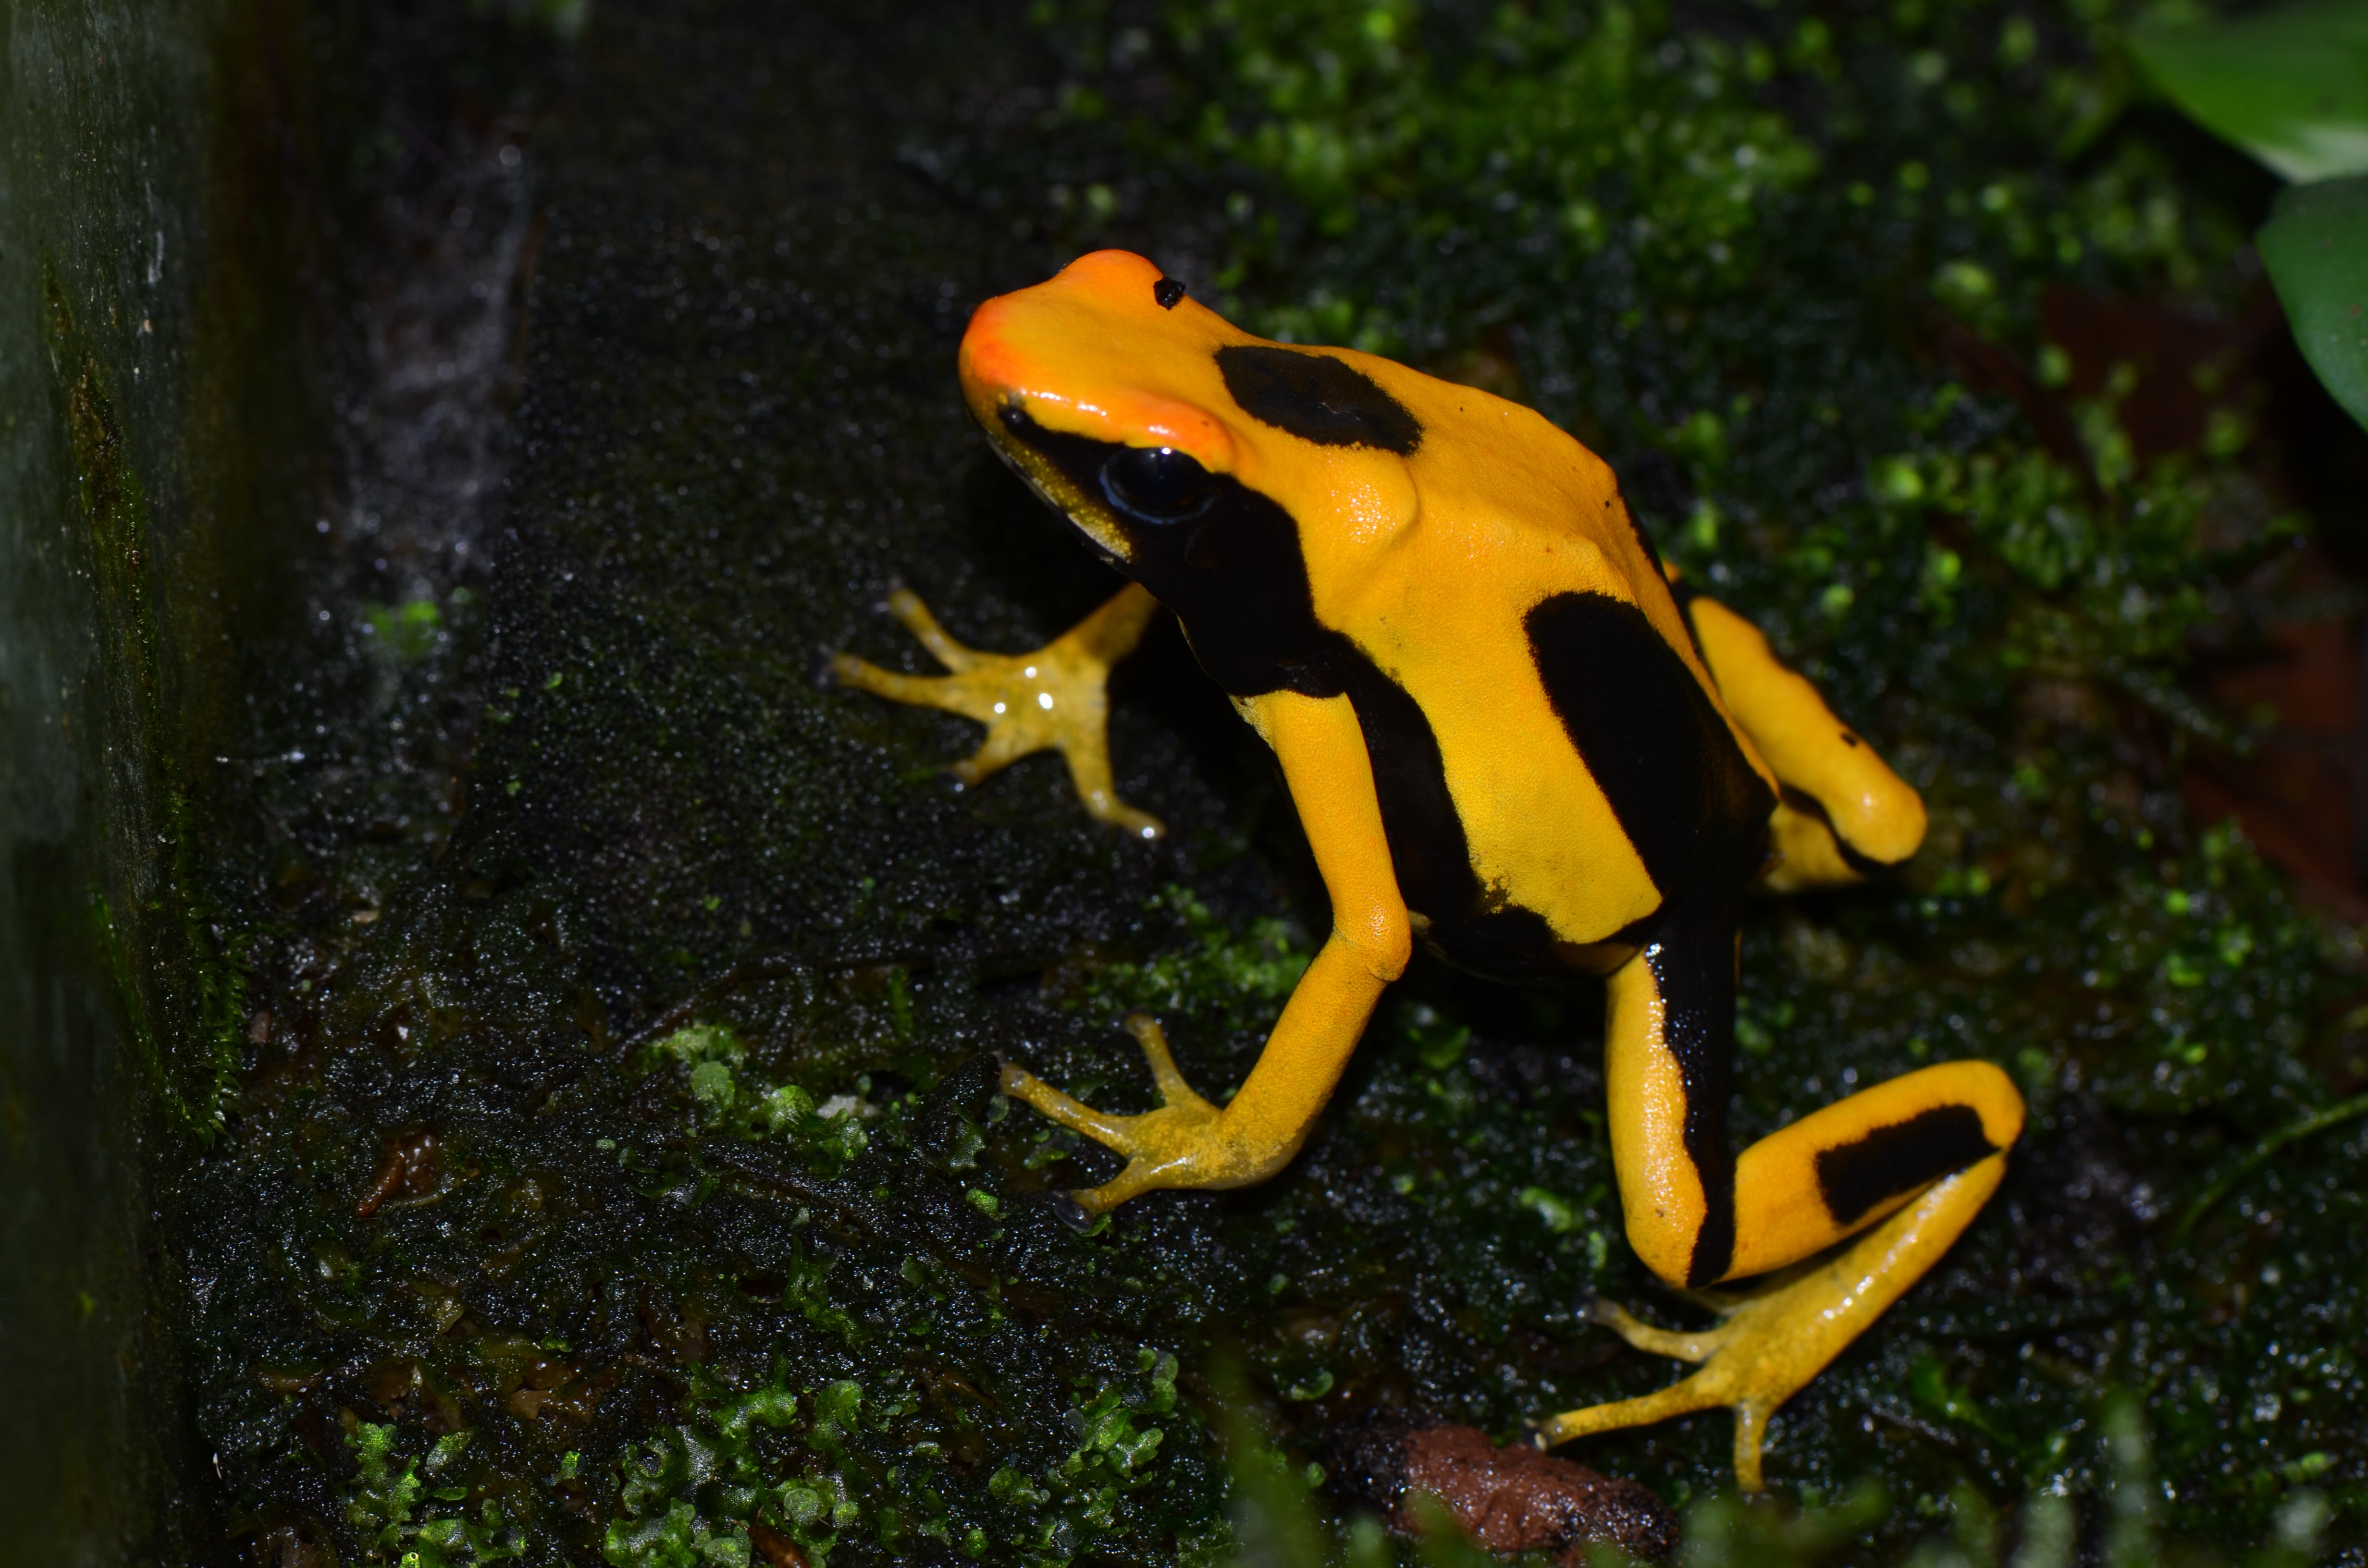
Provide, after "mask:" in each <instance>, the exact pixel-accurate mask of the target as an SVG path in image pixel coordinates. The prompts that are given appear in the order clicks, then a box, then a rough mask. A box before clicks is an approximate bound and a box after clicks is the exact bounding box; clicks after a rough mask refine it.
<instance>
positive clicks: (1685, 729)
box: [1523, 593, 1776, 902]
mask: <svg viewBox="0 0 2368 1568" xmlns="http://www.w3.org/2000/svg"><path fill="white" fill-rule="evenodd" d="M1523 624H1524V626H1525V627H1526V629H1527V630H1528V632H1529V637H1530V652H1531V657H1532V658H1534V659H1535V660H1536V662H1537V668H1538V678H1539V679H1540V680H1541V681H1542V682H1543V683H1544V686H1545V690H1546V699H1547V700H1548V701H1549V702H1551V703H1552V704H1553V705H1554V712H1555V713H1556V714H1557V715H1558V716H1559V717H1560V718H1561V720H1562V723H1563V729H1564V731H1565V733H1567V734H1568V735H1569V736H1570V742H1571V744H1572V745H1573V746H1575V747H1577V750H1578V755H1579V759H1580V760H1581V761H1582V762H1584V763H1585V764H1586V765H1587V770H1588V773H1590V774H1591V775H1593V776H1594V778H1595V781H1596V783H1597V784H1598V785H1600V786H1601V788H1602V790H1603V793H1604V796H1605V798H1606V799H1607V800H1608V801H1611V813H1612V815H1613V816H1615V817H1617V818H1618V819H1619V821H1620V827H1621V831H1622V832H1623V833H1624V834H1626V835H1628V841H1629V843H1631V844H1633V845H1634V846H1635V847H1636V853H1637V856H1638V858H1641V859H1642V860H1643V861H1644V862H1645V873H1646V874H1647V875H1648V876H1650V877H1651V878H1652V879H1653V885H1654V886H1655V887H1656V888H1657V889H1659V890H1660V892H1661V896H1662V898H1663V900H1664V901H1665V902H1666V901H1668V900H1669V899H1671V898H1673V897H1675V896H1676V895H1677V894H1678V893H1679V892H1683V891H1685V890H1687V889H1690V888H1691V887H1692V886H1693V885H1694V883H1695V882H1696V881H1697V880H1698V879H1699V878H1701V877H1702V876H1704V875H1713V876H1715V875H1722V874H1725V873H1726V872H1728V871H1729V870H1731V869H1734V868H1736V867H1741V868H1743V870H1742V871H1741V873H1740V875H1741V876H1746V877H1748V875H1749V873H1750V870H1751V869H1755V868H1756V867H1757V866H1758V865H1759V860H1760V858H1761V851H1762V846H1764V844H1765V842H1766V839H1767V834H1768V817H1769V813H1770V812H1772V811H1774V810H1775V807H1776V799H1775V796H1774V795H1773V794H1771V793H1770V790H1769V789H1768V786H1767V784H1766V783H1765V782H1764V781H1762V780H1761V778H1760V777H1759V775H1758V774H1757V773H1755V772H1753V771H1752V770H1751V765H1750V764H1749V763H1748V762H1747V761H1746V760H1745V759H1744V756H1743V748H1742V747H1740V746H1738V745H1737V744H1736V742H1735V736H1734V734H1733V733H1731V732H1730V731H1729V730H1728V729H1727V727H1726V721H1725V718H1724V717H1722V716H1721V715H1720V713H1719V711H1718V709H1717V708H1716V707H1715V706H1714V705H1713V703H1712V701H1711V699H1710V695H1709V693H1707V692H1705V691H1704V690H1703V689H1702V683H1701V682H1700V681H1698V680H1696V679H1695V678H1694V674H1693V671H1692V670H1691V669H1689V668H1688V667H1687V665H1686V662H1685V661H1684V660H1683V659H1682V658H1680V657H1679V655H1678V653H1677V651H1676V650H1675V649H1673V648H1671V647H1670V646H1669V645H1668V642H1665V641H1663V640H1662V637H1661V634H1660V632H1659V631H1656V630H1655V628H1654V626H1653V623H1652V622H1651V621H1650V620H1648V619H1645V612H1644V611H1643V610H1641V609H1639V608H1637V607H1636V606H1634V605H1633V604H1631V603H1629V602H1628V601H1627V600H1625V599H1619V598H1614V597H1611V595H1609V594H1596V593H1568V594H1555V595H1554V596H1552V597H1548V598H1546V599H1543V600H1542V601H1540V602H1539V603H1538V604H1537V605H1536V606H1535V607H1534V608H1531V610H1530V612H1529V614H1528V615H1527V616H1526V617H1525V618H1524V619H1523ZM1738 885H1740V883H1739V882H1738Z"/></svg>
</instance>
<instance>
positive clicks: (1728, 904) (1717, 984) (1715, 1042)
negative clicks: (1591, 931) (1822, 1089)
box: [1638, 878, 1742, 1288]
mask: <svg viewBox="0 0 2368 1568" xmlns="http://www.w3.org/2000/svg"><path fill="white" fill-rule="evenodd" d="M1741 886H1742V883H1741V882H1740V881H1736V880H1734V879H1732V878H1728V879H1723V880H1722V881H1721V883H1716V884H1713V885H1711V886H1707V887H1705V888H1703V889H1702V891H1700V892H1696V893H1695V894H1694V895H1692V896H1691V897H1689V898H1688V899H1686V900H1685V901H1684V902H1683V903H1679V904H1676V905H1674V906H1672V907H1670V908H1668V910H1667V911H1665V913H1664V915H1663V916H1662V918H1661V920H1660V921H1659V922H1658V923H1657V925H1656V928H1655V930H1654V933H1653V936H1652V938H1651V939H1650V940H1649V941H1647V942H1646V943H1645V949H1644V951H1643V952H1642V953H1640V954H1639V955H1638V961H1640V962H1642V963H1643V964H1644V965H1645V967H1646V968H1647V969H1649V970H1650V971H1652V975H1653V985H1654V989H1656V991H1658V992H1659V993H1660V996H1661V1031H1662V1032H1661V1043H1662V1045H1663V1046H1664V1047H1665V1048H1666V1049H1667V1050H1668V1052H1669V1054H1670V1056H1671V1057H1673V1058H1674V1059H1675V1060H1676V1062H1677V1064H1678V1076H1679V1081H1680V1082H1681V1083H1682V1084H1683V1085H1685V1092H1686V1119H1685V1126H1684V1129H1683V1131H1682V1133H1681V1137H1682V1139H1683V1141H1684V1143H1685V1148H1686V1158H1687V1159H1689V1160H1691V1162H1693V1167H1694V1170H1695V1172H1696V1174H1698V1175H1699V1176H1701V1177H1702V1229H1700V1230H1699V1231H1696V1232H1695V1233H1694V1250H1693V1256H1692V1258H1691V1260H1690V1261H1689V1262H1688V1264H1687V1266H1686V1283H1687V1284H1688V1285H1689V1286H1692V1287H1696V1288H1699V1287H1701V1286H1703V1285H1709V1284H1713V1283H1714V1282H1716V1281H1717V1280H1719V1279H1722V1278H1725V1275H1726V1271H1727V1269H1728V1268H1729V1267H1733V1265H1734V1262H1735V1144H1734V1141H1733V1140H1732V1139H1731V1138H1729V1137H1728V1136H1727V1127H1726V1111H1727V1102H1728V1100H1729V1099H1731V1098H1732V1097H1733V1096H1734V1092H1735V984H1736V975H1735V928H1736V921H1737V919H1738V917H1739V915H1740V911H1739V909H1738V907H1737V906H1738V904H1739V903H1740V902H1741V898H1740V892H1739V890H1740V888H1741Z"/></svg>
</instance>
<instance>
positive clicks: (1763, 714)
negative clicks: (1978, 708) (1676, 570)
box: [1672, 583, 1925, 892]
mask: <svg viewBox="0 0 2368 1568" xmlns="http://www.w3.org/2000/svg"><path fill="white" fill-rule="evenodd" d="M1672 586H1673V588H1674V589H1675V591H1676V593H1677V597H1678V601H1679V604H1680V605H1681V606H1682V607H1683V608H1684V610H1685V616H1686V621H1687V624H1688V625H1690V626H1691V628H1692V629H1693V634H1694V642H1695V643H1696V645H1697V646H1699V647H1700V648H1701V649H1702V662H1703V663H1704V664H1706V665H1709V666H1710V673H1711V678H1712V679H1713V681H1715V682H1716V683H1717V684H1718V695H1719V699H1720V700H1721V701H1723V702H1725V704H1726V710H1727V712H1728V713H1729V714H1730V715H1732V716H1733V718H1734V720H1735V722H1736V727H1737V728H1739V729H1740V730H1742V732H1743V733H1744V735H1745V736H1746V737H1747V738H1748V740H1749V741H1750V742H1751V744H1752V748H1753V749H1754V750H1756V751H1758V752H1759V755H1760V756H1761V757H1762V758H1764V759H1765V760H1766V762H1767V764H1768V766H1769V767H1770V770H1772V771H1773V772H1774V773H1775V775H1776V779H1777V782H1778V783H1779V784H1780V785H1782V799H1781V801H1780V803H1779V804H1778V806H1777V808H1776V812H1775V815H1774V818H1773V819H1772V821H1771V822H1770V827H1771V829H1772V830H1773V835H1774V838H1775V846H1776V849H1777V850H1778V852H1779V855H1780V857H1781V858H1780V859H1779V860H1778V862H1777V864H1776V866H1775V868H1774V869H1771V870H1770V872H1769V873H1768V875H1767V878H1766V879H1765V883H1764V885H1765V886H1766V887H1767V888H1768V889H1769V891H1770V892H1797V891H1799V890H1800V889H1803V888H1810V887H1831V886H1836V885H1839V884H1842V883H1848V882H1854V881H1859V880H1860V879H1861V877H1862V876H1863V875H1864V874H1865V873H1866V872H1867V871H1868V870H1870V869H1874V868H1878V867H1882V866H1894V865H1897V864H1898V863H1899V862H1900V861H1902V860H1905V859H1907V858H1908V857H1909V856H1910V855H1913V854H1915V853H1916V846H1918V844H1921V843H1922V842H1923V840H1924V822H1925V819H1924V801H1923V800H1922V798H1921V797H1919V796H1918V794H1917V793H1916V791H1915V790H1914V789H1913V788H1912V787H1911V786H1910V785H1908V783H1907V781H1906V780H1905V779H1903V778H1900V777H1899V776H1898V775H1897V774H1896V773H1894V772H1893V771H1892V770H1891V768H1890V767H1889V766H1888V765H1886V764H1885V763H1884V760H1883V758H1881V757H1880V756H1876V755H1875V753H1874V748H1873V746H1871V745H1869V744H1867V743H1866V742H1865V741H1864V740H1863V739H1861V737H1860V736H1859V735H1858V734H1857V733H1855V732H1853V731H1852V730H1851V729H1850V726H1849V725H1847V724H1845V723H1843V722H1841V721H1840V720H1839V719H1838V718H1836V717H1835V716H1834V712H1833V710H1832V709H1830V708H1828V707H1827V706H1826V699H1825V698H1824V697H1823V696H1821V695H1820V694H1819V693H1818V691H1817V688H1816V687H1815V686H1812V685H1811V684H1810V683H1809V681H1808V679H1807V678H1806V677H1805V676H1802V675H1801V674H1800V673H1799V672H1797V671H1795V670H1793V669H1791V668H1788V667H1787V666H1786V665H1784V663H1783V662H1782V660H1780V659H1778V658H1777V657H1776V653H1775V650H1773V649H1772V648H1770V646H1769V645H1768V639H1767V638H1766V637H1765V636H1764V635H1762V634H1761V632H1760V631H1759V628H1758V627H1756V626H1754V625H1752V624H1751V622H1749V621H1748V620H1746V619H1743V617H1741V616H1739V615H1737V614H1736V613H1735V612H1734V611H1733V610H1731V609H1729V608H1726V607H1725V605H1722V604H1720V603H1719V602H1718V601H1717V600H1715V599H1712V598H1707V597H1703V596H1702V595H1701V594H1697V593H1694V592H1692V591H1691V589H1690V588H1689V587H1688V586H1687V585H1685V584H1683V583H1678V584H1673V585H1672Z"/></svg>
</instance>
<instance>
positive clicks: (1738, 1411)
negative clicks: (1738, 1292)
mask: <svg viewBox="0 0 2368 1568" xmlns="http://www.w3.org/2000/svg"><path fill="white" fill-rule="evenodd" d="M2005 1175H2006V1154H2005V1153H2004V1152H2003V1151H2001V1152H1999V1153H1995V1154H1991V1155H1989V1156H1987V1158H1984V1159H1981V1160H1978V1161H1975V1163H1974V1164H1973V1165H1969V1166H1967V1167H1966V1168H1965V1169H1964V1170H1962V1171H1959V1172H1957V1173H1956V1174H1954V1175H1952V1176H1943V1177H1941V1179H1940V1180H1939V1181H1937V1182H1934V1183H1933V1184H1932V1185H1931V1186H1930V1187H1926V1188H1925V1189H1924V1191H1923V1192H1922V1194H1921V1195H1919V1196H1918V1197H1916V1198H1915V1199H1913V1200H1912V1201H1911V1202H1909V1203H1908V1204H1907V1207H1905V1208H1902V1209H1899V1210H1896V1211H1894V1212H1893V1213H1892V1214H1891V1216H1890V1217H1889V1218H1887V1219H1885V1220H1884V1221H1883V1222H1882V1223H1881V1224H1880V1225H1878V1226H1876V1227H1875V1228H1874V1229H1873V1230H1872V1231H1870V1232H1868V1233H1866V1234H1864V1235H1862V1236H1861V1237H1859V1238H1858V1239H1857V1240H1856V1241H1855V1242H1853V1243H1851V1244H1850V1245H1849V1246H1848V1247H1846V1248H1844V1249H1842V1250H1841V1251H1840V1252H1839V1253H1837V1254H1835V1255H1834V1256H1832V1257H1830V1258H1827V1259H1825V1260H1823V1261H1821V1262H1820V1263H1819V1264H1818V1265H1817V1266H1816V1267H1813V1268H1811V1269H1809V1270H1807V1271H1806V1272H1804V1273H1800V1274H1798V1275H1797V1276H1796V1277H1794V1278H1790V1279H1788V1280H1787V1281H1786V1282H1784V1283H1782V1284H1781V1285H1777V1286H1773V1287H1771V1288H1770V1289H1768V1290H1763V1291H1760V1292H1759V1293H1757V1294H1754V1295H1750V1296H1747V1297H1745V1298H1744V1299H1743V1300H1742V1301H1738V1302H1736V1303H1735V1304H1734V1305H1732V1306H1730V1307H1728V1308H1727V1309H1726V1310H1725V1318H1724V1321H1722V1322H1720V1323H1719V1324H1716V1325H1714V1326H1713V1327H1711V1328H1708V1329H1705V1330H1703V1331H1702V1332H1701V1333H1698V1334H1675V1333H1671V1332H1670V1331H1668V1330H1667V1329H1659V1328H1654V1327H1652V1326H1651V1325H1649V1324H1644V1323H1640V1322H1638V1321H1637V1320H1636V1319H1635V1318H1634V1317H1633V1316H1631V1315H1630V1314H1629V1313H1627V1312H1624V1311H1622V1309H1620V1308H1619V1307H1617V1306H1614V1305H1612V1304H1611V1302H1609V1301H1598V1302H1597V1303H1596V1304H1595V1307H1594V1317H1595V1321H1596V1322H1598V1323H1600V1324H1603V1325H1604V1326H1605V1327H1607V1328H1609V1329H1611V1331H1612V1332H1614V1333H1615V1334H1617V1335H1620V1337H1621V1338H1622V1339H1625V1340H1626V1341H1628V1343H1629V1344H1631V1345H1634V1346H1636V1347H1637V1348H1638V1349H1639V1350H1649V1351H1652V1352H1654V1353H1655V1354H1656V1355H1661V1356H1670V1357H1674V1358H1678V1359H1679V1360H1682V1361H1691V1362H1694V1363H1696V1364H1698V1365H1700V1366H1701V1368H1702V1370H1700V1371H1698V1372H1696V1373H1694V1374H1693V1375H1692V1376H1691V1377H1689V1378H1685V1379H1682V1380H1680V1381H1678V1382H1676V1383H1672V1384H1671V1385H1670V1386H1668V1388H1665V1389H1661V1390H1659V1391H1658V1392H1654V1393H1648V1394H1645V1395H1643V1396H1641V1397H1639V1398H1636V1399H1626V1400H1622V1401H1620V1402H1618V1403H1613V1404H1598V1405H1590V1406H1588V1407H1587V1408H1585V1409H1581V1410H1573V1411H1568V1412H1565V1414H1563V1415H1557V1416H1555V1417H1554V1418H1553V1419H1552V1420H1550V1421H1546V1422H1543V1423H1540V1424H1539V1426H1538V1427H1537V1441H1538V1446H1539V1447H1541V1448H1550V1447H1552V1446H1554V1444H1556V1443H1563V1442H1567V1441H1569V1440H1570V1439H1571V1438H1573V1437H1585V1436H1587V1435H1588V1434H1589V1433H1593V1432H1609V1431H1611V1430H1613V1429H1615V1428H1617V1427H1622V1426H1644V1425H1645V1424H1646V1423H1648V1422H1653V1421H1662V1420H1666V1419H1668V1417H1670V1416H1672V1415H1688V1414H1690V1413H1691V1412H1694V1411H1698V1410H1712V1409H1716V1408H1718V1407H1719V1406H1722V1405H1724V1406H1725V1407H1726V1408H1728V1409H1730V1410H1732V1411H1734V1412H1735V1477H1736V1483H1737V1484H1738V1485H1740V1486H1741V1487H1742V1488H1743V1489H1744V1490H1745V1491H1747V1492H1757V1491H1759V1490H1760V1489H1761V1488H1762V1487H1763V1486H1764V1485H1765V1484H1766V1483H1765V1481H1764V1480H1763V1477H1762V1471H1761V1464H1760V1456H1759V1449H1760V1444H1761V1442H1762V1440H1763V1439H1764V1438H1765V1437H1766V1436H1767V1431H1768V1418H1769V1417H1770V1415H1774V1414H1775V1412H1776V1407H1777V1406H1778V1405H1780V1404H1782V1403H1784V1401H1785V1400H1787V1399H1789V1398H1791V1397H1792V1396H1793V1394H1794V1393H1796V1392H1799V1391H1800V1390H1801V1389H1803V1388H1804V1387H1806V1386H1807V1385H1808V1383H1809V1381H1810V1380H1812V1379H1813V1378H1815V1377H1816V1375H1817V1374H1818V1373H1819V1372H1821V1371H1823V1370H1824V1369H1825V1368H1826V1365H1827V1362H1829V1361H1831V1360H1832V1359H1833V1358H1835V1357H1837V1356H1839V1355H1840V1354H1841V1353H1842V1351H1843V1350H1844V1349H1845V1348H1846V1347H1847V1346H1849V1345H1850V1341H1851V1340H1853V1339H1856V1338H1857V1337H1858V1336H1859V1335H1861V1334H1862V1333H1864V1332H1865V1331H1866V1330H1867V1328H1868V1327H1869V1326H1870V1325H1872V1324H1873V1322H1874V1320H1875V1319H1876V1318H1878V1317H1880V1316H1882V1315H1883V1312H1884V1309H1885V1308H1887V1307H1889V1306H1890V1305H1891V1303H1892V1302H1894V1301H1897V1300H1898V1299H1899V1298H1900V1297H1901V1296H1903V1295H1905V1294H1907V1290H1909V1289H1910V1288H1911V1287H1912V1286H1914V1285H1915V1283H1916V1281H1917V1280H1918V1279H1919V1278H1922V1277H1923V1275H1924V1273H1925V1271H1926V1270H1927V1269H1929V1268H1930V1267H1932V1265H1933V1264H1935V1263H1937V1262H1939V1261H1940V1258H1941V1254H1943V1253H1945V1252H1947V1251H1948V1250H1949V1247H1950V1244H1952V1243H1953V1242H1955V1240H1956V1239H1957V1237H1958V1235H1959V1233H1962V1232H1963V1231H1964V1228H1965V1227H1966V1226H1967V1225H1969V1224H1971V1223H1972V1222H1973V1219H1974V1216H1975V1215H1976V1214H1978V1213H1979V1212H1981V1208H1982V1205H1983V1204H1985V1203H1987V1202H1988V1201H1989V1198H1990V1194H1991V1193H1993V1192H1995V1191H1997V1190H1998V1182H1999V1180H2000V1179H2001V1178H2003V1177H2004V1176H2005Z"/></svg>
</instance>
